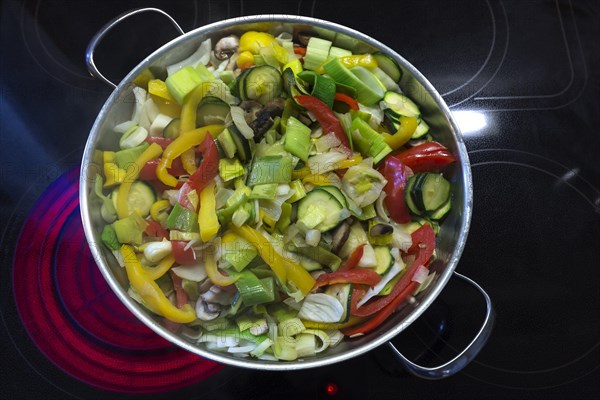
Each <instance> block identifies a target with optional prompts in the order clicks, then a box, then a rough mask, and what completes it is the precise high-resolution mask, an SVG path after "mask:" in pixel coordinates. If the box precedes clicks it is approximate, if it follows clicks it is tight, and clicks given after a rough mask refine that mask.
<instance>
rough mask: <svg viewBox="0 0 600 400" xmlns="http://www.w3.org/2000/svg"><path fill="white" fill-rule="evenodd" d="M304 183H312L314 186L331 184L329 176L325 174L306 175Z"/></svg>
mask: <svg viewBox="0 0 600 400" xmlns="http://www.w3.org/2000/svg"><path fill="white" fill-rule="evenodd" d="M302 183H303V184H305V185H308V184H311V185H314V186H325V185H331V181H330V180H329V178H327V177H326V176H325V175H323V174H312V175H308V176H305V177H304V179H302Z"/></svg>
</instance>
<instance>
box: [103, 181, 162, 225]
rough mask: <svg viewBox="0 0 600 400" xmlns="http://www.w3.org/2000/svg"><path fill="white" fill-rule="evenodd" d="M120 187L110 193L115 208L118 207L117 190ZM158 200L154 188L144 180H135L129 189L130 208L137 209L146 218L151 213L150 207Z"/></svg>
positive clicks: (128, 203) (128, 202)
mask: <svg viewBox="0 0 600 400" xmlns="http://www.w3.org/2000/svg"><path fill="white" fill-rule="evenodd" d="M118 191H119V189H118V188H117V189H115V190H113V192H112V194H111V195H110V197H111V199H112V201H113V204H114V206H115V208H116V207H117V192H118ZM155 201H156V193H154V189H152V187H150V186H149V185H147V184H146V183H144V182H142V181H135V182H133V184H132V185H131V189H129V196H128V197H127V206H128V207H129V210H132V211H133V210H137V211H138V212H139V213H140V215H141V216H142V217H143V218H145V217H147V216H148V214H150V208H151V207H152V204H154V202H155Z"/></svg>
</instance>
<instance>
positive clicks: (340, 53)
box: [329, 46, 352, 58]
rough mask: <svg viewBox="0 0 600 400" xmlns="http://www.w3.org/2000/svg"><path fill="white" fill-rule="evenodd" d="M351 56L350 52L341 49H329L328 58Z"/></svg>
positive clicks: (332, 47)
mask: <svg viewBox="0 0 600 400" xmlns="http://www.w3.org/2000/svg"><path fill="white" fill-rule="evenodd" d="M351 55H352V52H351V51H350V50H346V49H342V48H341V47H335V46H331V48H330V49H329V58H337V57H345V56H351Z"/></svg>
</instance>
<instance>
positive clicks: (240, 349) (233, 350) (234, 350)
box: [227, 343, 256, 354]
mask: <svg viewBox="0 0 600 400" xmlns="http://www.w3.org/2000/svg"><path fill="white" fill-rule="evenodd" d="M255 348H256V345H255V344H254V343H252V344H249V345H246V346H237V347H230V348H228V349H227V352H228V353H233V354H237V353H249V352H251V351H253V350H254V349H255Z"/></svg>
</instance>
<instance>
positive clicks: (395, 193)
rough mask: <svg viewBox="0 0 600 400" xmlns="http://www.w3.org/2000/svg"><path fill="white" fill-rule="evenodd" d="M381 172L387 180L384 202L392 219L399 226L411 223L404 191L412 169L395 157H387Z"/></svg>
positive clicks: (384, 189)
mask: <svg viewBox="0 0 600 400" xmlns="http://www.w3.org/2000/svg"><path fill="white" fill-rule="evenodd" d="M379 172H380V173H381V175H383V177H384V178H385V179H386V180H387V183H386V184H385V187H384V188H383V191H384V192H385V198H384V199H383V202H384V203H385V206H386V208H387V210H388V213H389V214H390V217H391V218H392V219H393V220H394V221H395V222H397V223H399V224H407V223H409V222H410V214H409V212H408V208H407V207H406V201H405V200H404V189H405V188H406V181H407V180H408V177H409V174H410V172H411V171H410V169H409V168H408V167H407V166H406V165H404V163H402V162H401V161H400V160H399V159H397V158H395V157H393V156H387V157H386V158H385V159H384V161H383V166H382V167H380V168H379Z"/></svg>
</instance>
